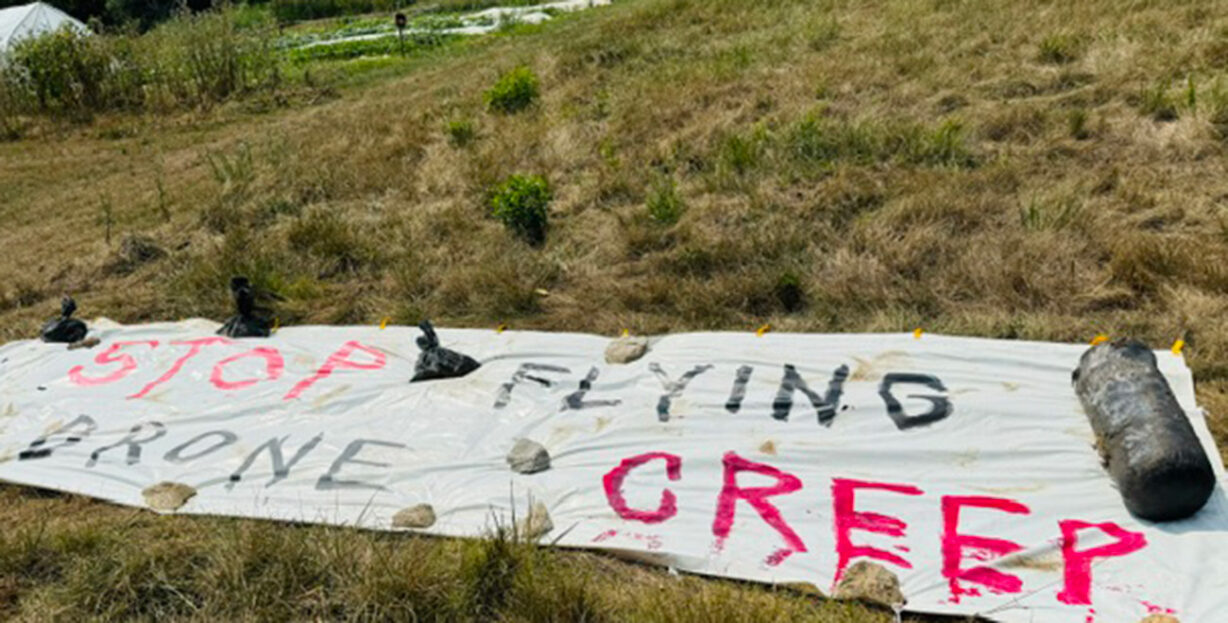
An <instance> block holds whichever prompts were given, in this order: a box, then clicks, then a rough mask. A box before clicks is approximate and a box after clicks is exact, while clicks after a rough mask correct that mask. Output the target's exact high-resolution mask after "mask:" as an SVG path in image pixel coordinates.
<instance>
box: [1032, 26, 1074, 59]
mask: <svg viewBox="0 0 1228 623" xmlns="http://www.w3.org/2000/svg"><path fill="white" fill-rule="evenodd" d="M1038 47H1039V51H1038V52H1037V57H1038V58H1039V59H1040V61H1041V62H1042V63H1050V64H1053V65H1065V64H1067V63H1073V62H1074V61H1076V60H1078V58H1079V55H1080V54H1081V53H1082V50H1081V48H1082V44H1081V42H1080V40H1079V38H1078V37H1076V36H1074V35H1072V34H1069V33H1056V34H1052V35H1048V36H1046V37H1045V38H1043V39H1041V40H1040V45H1039V46H1038Z"/></svg>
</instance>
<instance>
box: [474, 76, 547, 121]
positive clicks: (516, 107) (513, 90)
mask: <svg viewBox="0 0 1228 623" xmlns="http://www.w3.org/2000/svg"><path fill="white" fill-rule="evenodd" d="M539 92H540V87H539V86H538V81H537V74H535V73H533V70H532V69H529V68H528V67H517V68H515V69H513V70H511V71H509V72H507V73H506V74H503V76H502V77H501V78H499V81H498V82H496V83H495V84H494V86H492V87H491V88H490V90H488V91H486V105H487V106H489V107H490V109H491V110H494V111H498V112H501V113H504V114H512V113H515V112H519V111H521V110H524V109H525V108H528V107H529V105H531V104H532V103H533V102H534V101H535V100H537V96H538V94H539Z"/></svg>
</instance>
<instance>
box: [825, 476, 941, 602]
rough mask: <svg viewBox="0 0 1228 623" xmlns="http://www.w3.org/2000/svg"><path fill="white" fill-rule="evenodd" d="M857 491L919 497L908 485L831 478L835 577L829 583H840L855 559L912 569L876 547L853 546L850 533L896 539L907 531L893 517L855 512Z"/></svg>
mask: <svg viewBox="0 0 1228 623" xmlns="http://www.w3.org/2000/svg"><path fill="white" fill-rule="evenodd" d="M858 489H875V490H878V491H890V492H891V493H899V494H901V495H921V494H922V491H921V490H920V489H918V488H916V487H914V486H912V485H903V484H892V483H886V482H866V481H862V480H846V479H844V478H833V479H832V481H831V495H832V506H833V510H834V511H835V520H834V522H835V526H836V557H837V560H836V577H835V579H834V580H832V584H833V585H834V584H835V583H837V582H839V581H840V578H841V576H843V575H844V570H845V569H846V568H848V565H849V562H850V561H852V560H853V559H854V558H857V557H858V556H865V557H866V558H873V559H875V560H881V561H883V562H889V563H891V564H893V565H897V566H900V567H903V568H905V569H911V568H912V563H910V562H908V561H907V560H905V559H904V558H903V557H902V556H898V555H896V554H893V553H891V552H888V551H886V550H883V549H879V548H877V547H870V546H868V545H854V544H853V539H852V532H853V530H864V531H866V532H874V533H877V534H885V535H887V536H892V537H897V538H898V537H902V536H904V531H905V530H907V529H908V524H907V523H904V521H903V520H901V519H899V518H897V517H892V516H890V515H881V514H879V513H870V512H860V511H858V510H857V500H856V496H857V490H858ZM897 549H900V551H905V552H906V551H908V549H907V548H903V547H899V546H897Z"/></svg>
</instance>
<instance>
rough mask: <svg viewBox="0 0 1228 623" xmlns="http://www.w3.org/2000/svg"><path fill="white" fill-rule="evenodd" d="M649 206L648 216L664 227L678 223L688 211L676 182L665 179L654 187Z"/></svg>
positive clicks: (648, 202)
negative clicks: (684, 212) (684, 211)
mask: <svg viewBox="0 0 1228 623" xmlns="http://www.w3.org/2000/svg"><path fill="white" fill-rule="evenodd" d="M647 206H648V216H649V217H651V218H652V220H654V221H656V222H658V223H661V224H664V225H673V224H674V223H677V222H678V219H679V218H680V217H681V216H682V212H683V210H685V209H686V206H685V205H684V204H683V203H682V197H679V196H678V189H677V187H676V186H675V185H674V181H673V180H671V179H669V178H663V179H661V180H659V181H658V182H657V183H656V184H655V185H654V186H653V189H652V191H651V192H649V194H648V201H647Z"/></svg>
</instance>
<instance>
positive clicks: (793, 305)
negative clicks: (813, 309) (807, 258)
mask: <svg viewBox="0 0 1228 623" xmlns="http://www.w3.org/2000/svg"><path fill="white" fill-rule="evenodd" d="M772 294H773V295H774V296H775V297H776V300H777V301H778V302H779V303H780V306H781V307H783V308H784V310H785V311H787V312H790V313H792V312H795V311H798V310H800V309H801V308H802V307H803V306H804V305H805V303H806V297H805V292H803V291H802V280H801V279H800V278H799V277H798V276H797V275H796V274H795V273H792V272H786V273H783V274H781V275H780V277H779V278H777V279H776V286H775V287H774V288H773V289H772Z"/></svg>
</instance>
